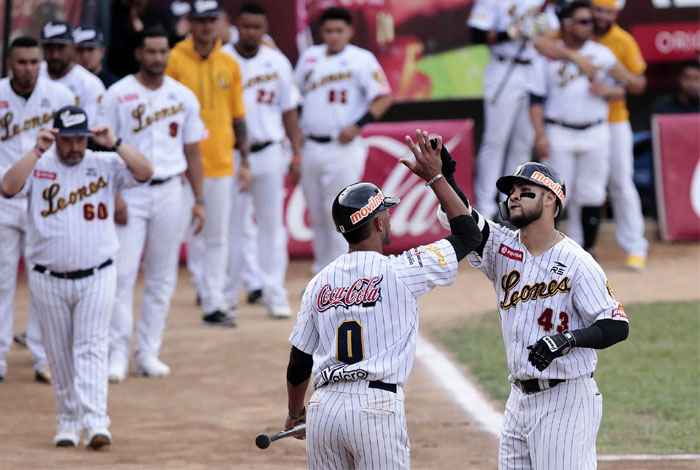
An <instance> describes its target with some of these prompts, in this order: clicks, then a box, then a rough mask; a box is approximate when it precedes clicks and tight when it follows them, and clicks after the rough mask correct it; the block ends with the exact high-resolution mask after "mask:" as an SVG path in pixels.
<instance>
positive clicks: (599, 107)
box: [529, 40, 617, 124]
mask: <svg viewBox="0 0 700 470" xmlns="http://www.w3.org/2000/svg"><path fill="white" fill-rule="evenodd" d="M559 43H560V44H561V40H560V41H559ZM578 53H579V54H581V55H583V56H587V57H589V58H590V59H591V62H593V64H595V65H597V66H599V67H600V70H599V72H598V76H597V77H596V80H602V81H605V82H606V83H608V84H613V83H614V82H613V80H612V79H611V78H610V76H609V75H608V72H609V70H610V69H611V68H612V66H613V65H615V63H616V62H617V60H616V59H615V56H614V55H613V53H612V52H610V50H609V49H608V48H607V47H605V46H601V45H600V44H597V43H595V42H593V41H586V42H585V43H584V44H583V46H582V47H581V49H579V51H578ZM534 72H535V73H534V77H533V81H532V83H531V84H530V87H529V91H530V92H531V93H533V94H535V95H537V96H545V97H546V101H545V104H544V116H545V117H546V118H548V119H553V120H557V121H562V122H565V123H568V124H588V123H591V122H595V121H598V120H600V119H603V120H607V118H608V102H607V101H606V100H605V99H604V98H601V97H599V96H596V95H594V94H593V93H591V92H590V86H591V83H590V81H589V80H588V77H586V76H585V75H584V74H583V72H581V70H579V68H578V67H577V66H576V65H574V64H573V63H571V62H569V61H567V60H551V59H547V58H545V57H543V56H537V58H536V60H535V62H534Z"/></svg>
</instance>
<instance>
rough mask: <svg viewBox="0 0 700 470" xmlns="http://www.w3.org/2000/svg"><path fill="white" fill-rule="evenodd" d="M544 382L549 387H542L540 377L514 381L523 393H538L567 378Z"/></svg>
mask: <svg viewBox="0 0 700 470" xmlns="http://www.w3.org/2000/svg"><path fill="white" fill-rule="evenodd" d="M591 377H593V373H591ZM542 381H543V382H546V383H547V384H548V385H549V387H546V388H541V387H540V379H528V380H520V379H514V380H513V383H514V384H515V386H516V387H518V388H519V389H520V390H522V391H523V393H527V394H530V393H537V392H541V391H542V390H548V389H550V388H554V387H556V386H557V385H559V384H560V383H562V382H566V379H542Z"/></svg>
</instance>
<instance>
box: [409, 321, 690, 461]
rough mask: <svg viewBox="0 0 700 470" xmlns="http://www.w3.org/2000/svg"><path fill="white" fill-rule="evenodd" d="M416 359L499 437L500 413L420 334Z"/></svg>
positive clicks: (674, 456) (616, 457)
mask: <svg viewBox="0 0 700 470" xmlns="http://www.w3.org/2000/svg"><path fill="white" fill-rule="evenodd" d="M416 357H417V358H418V360H419V361H421V363H423V365H424V366H425V367H426V368H428V370H430V371H431V372H432V373H433V375H434V376H435V377H437V379H438V381H439V382H440V384H441V385H442V386H443V388H444V389H445V390H447V391H449V392H450V393H451V394H452V397H453V398H454V401H455V402H456V403H457V404H459V406H461V407H462V409H463V410H464V411H466V412H467V413H468V414H469V415H471V416H472V417H473V418H474V419H476V421H477V422H478V423H479V425H480V426H481V427H482V428H483V429H484V430H486V431H488V432H490V433H491V434H493V435H494V436H496V437H498V436H499V435H500V432H501V426H502V424H503V413H500V412H498V411H496V410H495V409H494V407H493V406H491V403H489V402H488V401H487V400H486V399H485V398H484V396H483V395H482V394H481V393H480V392H479V391H478V390H477V389H476V387H474V385H472V383H471V382H469V380H467V378H466V377H464V375H462V373H461V372H460V371H459V369H458V368H457V367H456V366H455V365H454V364H453V363H452V361H450V360H449V359H448V358H447V356H445V355H444V354H443V353H441V352H440V351H439V350H438V349H437V348H436V347H435V346H433V345H432V344H431V343H430V342H429V341H428V340H426V339H425V338H423V337H422V336H421V335H418V342H417V344H416ZM598 460H601V461H602V460H605V461H624V460H700V455H698V454H672V455H652V454H639V455H599V456H598Z"/></svg>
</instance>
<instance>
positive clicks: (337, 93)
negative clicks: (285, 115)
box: [295, 44, 391, 137]
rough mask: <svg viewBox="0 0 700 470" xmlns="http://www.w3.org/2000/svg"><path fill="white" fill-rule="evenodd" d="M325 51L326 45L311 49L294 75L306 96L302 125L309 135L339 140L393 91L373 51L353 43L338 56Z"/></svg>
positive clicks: (305, 52) (302, 55)
mask: <svg viewBox="0 0 700 470" xmlns="http://www.w3.org/2000/svg"><path fill="white" fill-rule="evenodd" d="M326 51H327V46H326V45H325V44H320V45H317V46H312V47H310V48H308V49H306V50H305V51H304V52H303V53H302V54H301V57H299V61H298V62H297V66H296V69H295V75H296V80H297V84H298V85H299V90H300V91H301V94H302V96H303V97H304V107H303V108H302V113H301V120H300V124H301V127H302V129H304V132H306V133H307V134H311V135H315V136H331V137H337V135H338V133H339V132H340V131H341V130H342V129H343V128H345V127H347V126H348V125H350V124H352V123H354V122H356V121H357V120H359V119H360V118H361V117H362V115H364V114H365V112H367V108H368V107H369V104H370V103H371V102H372V100H374V99H375V98H376V97H377V96H379V95H385V94H389V93H391V89H390V87H389V82H388V81H387V79H386V76H385V75H384V71H383V70H382V68H381V66H380V65H379V62H377V59H376V58H375V57H374V55H373V54H372V53H371V52H369V51H367V50H365V49H361V48H359V47H357V46H354V45H352V44H348V45H347V46H345V48H344V49H343V50H342V51H340V52H338V53H337V54H333V55H327V54H326Z"/></svg>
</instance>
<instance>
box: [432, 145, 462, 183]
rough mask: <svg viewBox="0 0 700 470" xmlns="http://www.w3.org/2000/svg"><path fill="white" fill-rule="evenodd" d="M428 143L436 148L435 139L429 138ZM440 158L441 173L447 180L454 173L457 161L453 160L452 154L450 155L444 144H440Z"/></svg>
mask: <svg viewBox="0 0 700 470" xmlns="http://www.w3.org/2000/svg"><path fill="white" fill-rule="evenodd" d="M430 145H431V146H432V147H433V149H436V148H437V139H430ZM440 159H441V160H442V170H441V173H442V175H443V176H444V177H445V179H446V180H448V181H449V179H450V178H452V177H453V176H454V174H455V169H456V168H457V162H456V161H454V159H453V158H452V155H450V152H449V151H448V150H447V149H446V148H445V145H443V146H442V150H441V151H440Z"/></svg>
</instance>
